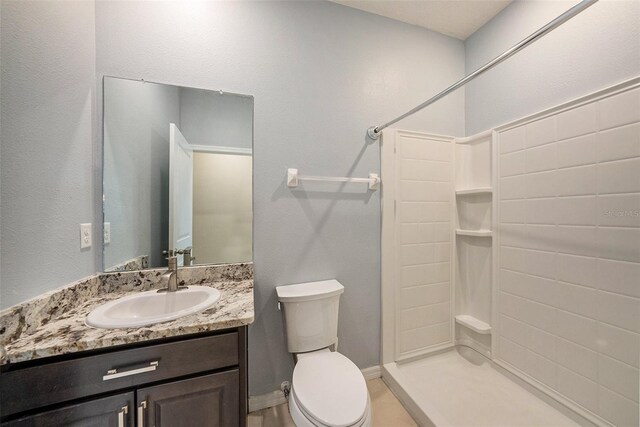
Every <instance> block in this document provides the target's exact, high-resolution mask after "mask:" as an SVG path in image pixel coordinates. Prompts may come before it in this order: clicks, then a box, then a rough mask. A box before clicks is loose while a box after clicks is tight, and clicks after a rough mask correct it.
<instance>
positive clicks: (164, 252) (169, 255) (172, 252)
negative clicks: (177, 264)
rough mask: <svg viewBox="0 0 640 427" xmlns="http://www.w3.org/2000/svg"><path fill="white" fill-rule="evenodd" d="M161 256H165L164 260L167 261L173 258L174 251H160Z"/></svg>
mask: <svg viewBox="0 0 640 427" xmlns="http://www.w3.org/2000/svg"><path fill="white" fill-rule="evenodd" d="M162 255H164V256H165V259H169V258H170V257H172V256H175V251H174V250H173V249H169V250H167V251H162Z"/></svg>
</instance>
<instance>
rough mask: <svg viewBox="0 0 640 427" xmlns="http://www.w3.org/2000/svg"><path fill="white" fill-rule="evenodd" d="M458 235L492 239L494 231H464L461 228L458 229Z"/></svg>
mask: <svg viewBox="0 0 640 427" xmlns="http://www.w3.org/2000/svg"><path fill="white" fill-rule="evenodd" d="M456 234H457V235H458V236H473V237H491V234H492V231H491V230H485V229H480V230H463V229H461V228H458V229H457V230H456Z"/></svg>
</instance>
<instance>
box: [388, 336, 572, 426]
mask: <svg viewBox="0 0 640 427" xmlns="http://www.w3.org/2000/svg"><path fill="white" fill-rule="evenodd" d="M383 379H384V380H385V382H386V383H387V384H388V385H389V387H390V388H391V390H392V391H393V392H394V393H395V394H396V395H397V396H398V398H399V399H400V400H401V401H402V402H403V403H404V405H405V406H406V407H407V410H408V411H409V413H411V415H412V416H413V417H414V418H415V419H416V421H417V422H418V423H419V424H420V425H423V426H434V425H435V426H437V427H441V426H451V427H471V426H487V427H519V426H527V427H541V426H545V427H551V426H553V427H564V426H578V425H580V424H578V423H577V422H576V421H574V420H572V419H571V418H569V416H568V414H563V413H562V412H560V411H559V410H558V409H556V408H554V407H553V406H551V405H550V404H548V403H546V402H545V401H543V400H542V399H540V398H538V397H537V396H536V395H534V394H532V393H530V392H529V391H527V390H526V389H525V388H524V387H521V386H520V385H518V384H517V383H515V382H514V381H512V380H511V379H509V378H508V377H507V376H506V375H503V374H502V373H500V372H499V371H498V370H496V368H494V367H493V366H492V365H491V363H490V362H489V360H488V359H486V358H485V357H484V356H482V355H480V354H479V353H476V352H475V351H474V350H471V349H469V348H467V347H457V348H456V349H453V350H450V351H447V352H445V353H440V354H436V355H432V356H428V357H425V358H424V359H420V360H416V361H413V362H406V363H401V364H399V363H389V364H386V365H384V369H383Z"/></svg>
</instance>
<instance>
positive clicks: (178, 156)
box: [103, 77, 253, 271]
mask: <svg viewBox="0 0 640 427" xmlns="http://www.w3.org/2000/svg"><path fill="white" fill-rule="evenodd" d="M103 86H104V99H103V102H104V104H103V105H104V110H103V111H104V127H103V141H104V156H103V158H104V168H103V170H104V177H103V210H104V242H103V247H104V250H103V266H104V270H105V271H124V270H141V269H145V268H157V267H163V266H166V260H165V258H166V252H168V251H173V252H174V253H176V255H177V257H178V264H179V265H181V266H187V265H194V264H224V263H234V262H249V261H251V260H252V232H253V227H252V223H253V209H252V175H253V157H252V150H253V97H252V96H248V95H238V94H231V93H224V92H222V91H211V90H204V89H195V88H190V87H181V86H173V85H166V84H159V83H150V82H145V81H140V80H128V79H121V78H114V77H105V78H104V82H103ZM163 253H164V254H163Z"/></svg>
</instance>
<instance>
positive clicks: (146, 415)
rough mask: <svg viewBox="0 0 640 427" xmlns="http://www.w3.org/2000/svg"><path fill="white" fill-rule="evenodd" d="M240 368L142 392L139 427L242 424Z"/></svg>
mask: <svg viewBox="0 0 640 427" xmlns="http://www.w3.org/2000/svg"><path fill="white" fill-rule="evenodd" d="M239 383H240V376H239V373H238V370H237V369H234V370H232V371H226V372H221V373H218V374H211V375H204V376H201V377H195V378H190V379H187V380H182V381H174V382H171V383H168V384H161V385H157V386H154V387H147V388H142V389H138V392H137V416H138V427H193V426H198V427H217V426H221V427H233V426H238V425H239V423H240V391H239Z"/></svg>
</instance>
